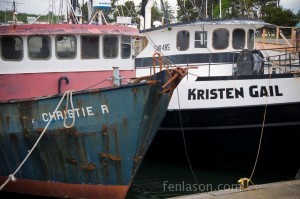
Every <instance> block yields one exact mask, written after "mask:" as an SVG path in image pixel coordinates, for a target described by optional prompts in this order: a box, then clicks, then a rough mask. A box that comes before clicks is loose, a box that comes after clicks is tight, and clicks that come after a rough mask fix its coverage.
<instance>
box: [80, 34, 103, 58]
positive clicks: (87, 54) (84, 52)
mask: <svg viewBox="0 0 300 199" xmlns="http://www.w3.org/2000/svg"><path fill="white" fill-rule="evenodd" d="M88 37H89V38H90V39H89V43H87V42H86V43H85V44H84V45H83V40H84V39H83V38H88ZM91 39H95V41H94V42H93V41H92V42H91ZM91 44H93V45H94V46H93V48H91V47H92V46H91ZM86 47H89V49H85V48H86ZM83 48H84V49H83ZM95 49H97V52H96V53H94V54H92V52H94V50H95ZM80 59H84V60H85V59H86V60H90V59H100V37H99V35H81V36H80Z"/></svg>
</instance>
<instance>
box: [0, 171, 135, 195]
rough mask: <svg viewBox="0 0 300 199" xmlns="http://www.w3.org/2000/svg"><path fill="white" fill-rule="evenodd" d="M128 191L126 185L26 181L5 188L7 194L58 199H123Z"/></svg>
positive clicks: (19, 181) (2, 181)
mask: <svg viewBox="0 0 300 199" xmlns="http://www.w3.org/2000/svg"><path fill="white" fill-rule="evenodd" d="M6 179H7V177H3V176H2V177H0V183H1V184H2V183H4V181H5V180H6ZM128 189H129V186H128V185H127V186H126V185H115V186H113V185H89V184H86V185H80V184H66V183H59V182H43V181H34V180H26V179H18V180H17V181H16V182H14V183H9V184H8V185H7V186H6V187H5V190H6V191H8V192H15V191H16V190H18V192H19V193H22V194H30V195H47V196H54V197H58V198H125V197H126V193H127V192H128Z"/></svg>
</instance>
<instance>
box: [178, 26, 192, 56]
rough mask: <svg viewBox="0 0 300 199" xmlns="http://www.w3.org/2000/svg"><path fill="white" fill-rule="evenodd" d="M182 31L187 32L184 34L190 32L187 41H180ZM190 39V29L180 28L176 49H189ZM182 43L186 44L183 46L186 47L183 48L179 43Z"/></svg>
mask: <svg viewBox="0 0 300 199" xmlns="http://www.w3.org/2000/svg"><path fill="white" fill-rule="evenodd" d="M182 32H185V33H183V34H186V33H188V34H187V36H188V37H187V39H185V41H180V42H178V41H179V39H180V38H179V35H180V33H182ZM190 39H191V34H190V32H189V31H188V30H179V31H178V32H177V35H176V49H177V50H179V51H186V50H188V49H189V47H190ZM181 44H185V46H183V47H185V48H181V47H182V46H179V45H181Z"/></svg>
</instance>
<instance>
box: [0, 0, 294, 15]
mask: <svg viewBox="0 0 300 199" xmlns="http://www.w3.org/2000/svg"><path fill="white" fill-rule="evenodd" d="M12 1H13V0H0V10H6V9H8V10H11V8H12V4H11V3H7V2H12ZM60 1H61V0H16V2H17V11H18V12H23V13H33V14H46V13H47V11H48V7H49V2H57V3H56V4H58V3H59V2H60ZM81 1H82V0H79V2H81ZM125 1H126V0H119V1H118V2H120V3H122V2H125ZM156 1H158V2H160V0H156ZM168 1H169V2H170V4H171V5H172V7H173V5H175V4H176V2H177V0H168ZM134 2H135V3H136V4H138V3H140V2H141V0H134ZM280 3H281V6H282V7H283V8H284V9H291V10H292V11H293V12H294V13H298V10H299V9H300V2H299V0H281V1H280ZM54 8H55V9H56V10H57V12H58V9H59V7H58V5H56V6H55V7H54Z"/></svg>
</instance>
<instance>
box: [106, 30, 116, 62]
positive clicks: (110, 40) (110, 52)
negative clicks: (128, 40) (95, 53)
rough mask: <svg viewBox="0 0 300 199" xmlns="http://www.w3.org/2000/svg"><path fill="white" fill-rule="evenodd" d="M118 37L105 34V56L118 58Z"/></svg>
mask: <svg viewBox="0 0 300 199" xmlns="http://www.w3.org/2000/svg"><path fill="white" fill-rule="evenodd" d="M118 42H119V41H118V37H117V36H114V35H111V36H108V35H105V36H104V37H103V55H104V58H109V59H110V58H117V56H118Z"/></svg>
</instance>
